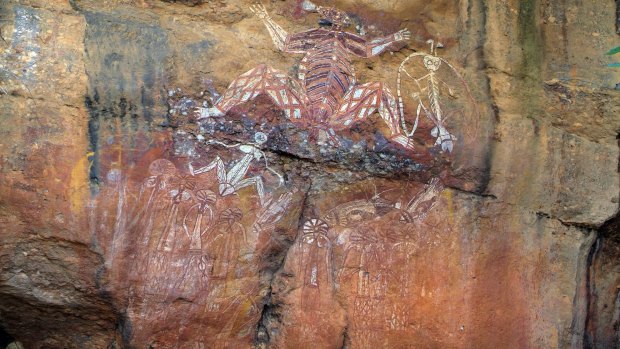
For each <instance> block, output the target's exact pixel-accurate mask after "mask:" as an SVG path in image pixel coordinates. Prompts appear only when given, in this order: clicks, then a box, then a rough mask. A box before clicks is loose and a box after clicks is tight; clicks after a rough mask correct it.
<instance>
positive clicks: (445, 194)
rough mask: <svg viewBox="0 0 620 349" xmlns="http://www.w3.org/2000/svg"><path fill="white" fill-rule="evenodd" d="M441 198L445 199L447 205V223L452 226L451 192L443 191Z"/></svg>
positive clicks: (452, 207)
mask: <svg viewBox="0 0 620 349" xmlns="http://www.w3.org/2000/svg"><path fill="white" fill-rule="evenodd" d="M442 196H443V197H444V198H445V199H446V203H447V204H448V222H449V223H450V224H452V223H454V205H453V201H452V191H451V190H444V191H443V193H442Z"/></svg>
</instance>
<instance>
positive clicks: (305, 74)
mask: <svg viewBox="0 0 620 349" xmlns="http://www.w3.org/2000/svg"><path fill="white" fill-rule="evenodd" d="M299 75H300V78H301V79H302V80H303V81H304V86H305V88H306V92H307V95H308V98H309V100H310V108H309V109H310V110H309V111H310V113H311V114H312V116H313V118H314V119H315V120H318V121H324V120H326V118H328V117H329V116H331V115H332V114H333V113H335V112H336V110H337V108H338V106H339V104H340V101H341V99H342V97H343V96H344V94H345V93H347V91H348V90H349V87H350V86H352V85H354V84H355V77H354V75H353V68H352V67H351V62H350V61H349V57H348V55H347V52H346V49H345V48H344V47H343V46H342V44H341V43H340V42H339V41H338V39H336V38H332V39H327V40H325V41H322V42H320V43H319V44H317V45H316V46H315V47H314V48H313V49H312V50H310V51H309V52H308V53H307V54H306V56H305V57H304V58H303V59H302V61H301V65H300V67H299Z"/></svg>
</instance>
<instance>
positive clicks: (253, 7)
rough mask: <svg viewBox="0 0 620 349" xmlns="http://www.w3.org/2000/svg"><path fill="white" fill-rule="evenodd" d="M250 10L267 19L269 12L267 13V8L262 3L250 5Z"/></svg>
mask: <svg viewBox="0 0 620 349" xmlns="http://www.w3.org/2000/svg"><path fill="white" fill-rule="evenodd" d="M250 11H252V13H254V14H255V15H256V16H258V18H260V19H268V18H269V13H267V9H266V8H265V6H263V5H262V4H255V5H251V6H250Z"/></svg>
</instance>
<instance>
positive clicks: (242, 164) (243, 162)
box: [189, 132, 284, 206]
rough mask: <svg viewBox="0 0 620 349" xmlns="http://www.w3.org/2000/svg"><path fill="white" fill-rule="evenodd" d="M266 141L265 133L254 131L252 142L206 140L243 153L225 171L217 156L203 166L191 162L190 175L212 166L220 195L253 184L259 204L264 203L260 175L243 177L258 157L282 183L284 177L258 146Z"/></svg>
mask: <svg viewBox="0 0 620 349" xmlns="http://www.w3.org/2000/svg"><path fill="white" fill-rule="evenodd" d="M266 141H267V135H266V134H264V133H262V132H256V134H255V135H254V143H248V144H233V145H229V144H225V143H222V142H219V141H215V140H209V141H207V143H208V144H218V145H221V146H224V147H226V148H238V149H239V151H241V152H242V153H244V154H245V155H244V156H243V158H241V159H240V160H239V161H238V162H237V163H235V164H234V165H233V166H232V168H231V169H230V170H228V171H226V166H225V164H224V161H222V159H221V158H220V157H219V156H217V157H216V158H215V160H213V161H212V162H211V163H210V164H208V165H207V166H205V167H202V168H199V169H197V170H194V168H193V166H192V164H191V163H190V164H189V171H190V173H191V174H192V175H197V174H200V173H203V172H208V171H210V170H212V169H213V168H216V171H217V179H218V182H219V183H220V186H219V192H220V195H221V196H227V195H231V194H234V193H236V192H237V191H238V190H239V189H242V188H245V187H247V186H251V185H255V186H256V191H257V192H258V197H259V199H260V203H261V206H263V205H264V204H265V192H264V189H263V179H262V178H261V176H256V177H252V178H245V176H246V174H247V173H248V170H249V168H250V164H251V163H252V161H254V160H256V161H260V159H261V158H262V159H264V160H265V168H267V170H269V171H270V172H271V173H273V174H274V175H276V176H277V177H278V179H279V180H280V184H283V183H284V178H283V177H282V175H280V174H279V173H278V172H276V171H274V170H273V169H272V168H271V167H269V164H268V162H267V157H266V155H265V153H264V152H263V151H262V150H261V149H260V148H259V146H261V145H262V144H263V143H265V142H266Z"/></svg>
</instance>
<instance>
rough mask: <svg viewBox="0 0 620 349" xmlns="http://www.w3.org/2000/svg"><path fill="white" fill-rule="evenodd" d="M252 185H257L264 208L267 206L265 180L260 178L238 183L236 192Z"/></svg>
mask: <svg viewBox="0 0 620 349" xmlns="http://www.w3.org/2000/svg"><path fill="white" fill-rule="evenodd" d="M251 185H256V191H257V192H258V198H259V199H260V205H261V206H263V205H264V204H265V189H264V187H263V179H262V178H261V177H260V176H256V177H253V178H247V179H244V180H242V181H239V182H237V184H235V190H239V189H241V188H245V187H248V186H251Z"/></svg>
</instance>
